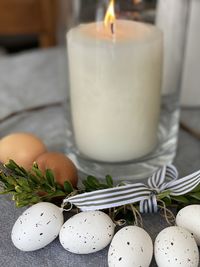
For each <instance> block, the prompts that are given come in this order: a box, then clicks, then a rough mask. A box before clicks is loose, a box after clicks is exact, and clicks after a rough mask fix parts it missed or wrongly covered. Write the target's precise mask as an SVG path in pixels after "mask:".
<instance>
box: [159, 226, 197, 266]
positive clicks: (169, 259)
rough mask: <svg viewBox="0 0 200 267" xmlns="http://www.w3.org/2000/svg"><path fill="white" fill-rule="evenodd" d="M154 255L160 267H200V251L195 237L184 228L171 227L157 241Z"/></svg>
mask: <svg viewBox="0 0 200 267" xmlns="http://www.w3.org/2000/svg"><path fill="white" fill-rule="evenodd" d="M154 255H155V259H156V262H157V265H158V267H169V266H173V267H178V266H179V267H198V263H199V251H198V247H197V244H196V242H195V239H194V237H193V236H192V235H191V234H190V233H189V232H188V231H187V230H186V229H184V228H182V227H178V226H171V227H168V228H165V229H164V230H162V231H161V232H160V233H159V234H158V236H157V237H156V240H155V246H154Z"/></svg>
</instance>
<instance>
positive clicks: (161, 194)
mask: <svg viewBox="0 0 200 267" xmlns="http://www.w3.org/2000/svg"><path fill="white" fill-rule="evenodd" d="M170 193H171V191H170V190H166V191H164V192H162V193H160V194H158V196H157V197H158V198H159V199H163V198H165V197H168V196H169V195H170Z"/></svg>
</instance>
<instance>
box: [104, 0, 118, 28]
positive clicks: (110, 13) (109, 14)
mask: <svg viewBox="0 0 200 267" xmlns="http://www.w3.org/2000/svg"><path fill="white" fill-rule="evenodd" d="M114 5H115V0H110V3H109V6H108V9H107V11H106V15H105V18H104V25H105V27H107V26H108V24H110V25H111V27H112V26H113V24H114V22H115V9H114Z"/></svg>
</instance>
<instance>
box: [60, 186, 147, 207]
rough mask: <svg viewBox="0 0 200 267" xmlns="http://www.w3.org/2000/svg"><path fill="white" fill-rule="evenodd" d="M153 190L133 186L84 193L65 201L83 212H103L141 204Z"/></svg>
mask: <svg viewBox="0 0 200 267" xmlns="http://www.w3.org/2000/svg"><path fill="white" fill-rule="evenodd" d="M150 192H151V190H150V189H148V188H147V187H146V186H145V185H144V184H142V183H138V184H132V185H125V186H120V187H115V188H109V189H103V190H97V191H93V192H88V193H83V194H80V195H76V196H73V197H69V198H66V199H64V201H63V203H64V204H65V203H71V204H73V205H75V206H76V207H77V208H79V209H80V210H82V211H91V210H102V209H108V208H113V207H118V206H123V205H127V204H132V203H136V202H139V201H141V200H143V199H145V198H147V197H148V196H149V194H150Z"/></svg>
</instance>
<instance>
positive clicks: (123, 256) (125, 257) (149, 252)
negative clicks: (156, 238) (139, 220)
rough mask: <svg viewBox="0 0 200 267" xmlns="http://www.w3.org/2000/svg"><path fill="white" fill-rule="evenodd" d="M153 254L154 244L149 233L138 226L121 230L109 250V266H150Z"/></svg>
mask: <svg viewBox="0 0 200 267" xmlns="http://www.w3.org/2000/svg"><path fill="white" fill-rule="evenodd" d="M152 256H153V244H152V240H151V238H150V236H149V234H148V233H147V232H146V231H145V230H144V229H142V228H140V227H137V226H127V227H124V228H122V229H121V230H119V231H118V232H117V233H116V234H115V236H114V238H113V240H112V242H111V245H110V248H109V251H108V266H109V267H118V266H119V267H133V266H134V267H136V266H137V267H140V266H141V267H148V266H150V263H151V259H152Z"/></svg>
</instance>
